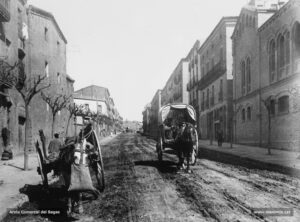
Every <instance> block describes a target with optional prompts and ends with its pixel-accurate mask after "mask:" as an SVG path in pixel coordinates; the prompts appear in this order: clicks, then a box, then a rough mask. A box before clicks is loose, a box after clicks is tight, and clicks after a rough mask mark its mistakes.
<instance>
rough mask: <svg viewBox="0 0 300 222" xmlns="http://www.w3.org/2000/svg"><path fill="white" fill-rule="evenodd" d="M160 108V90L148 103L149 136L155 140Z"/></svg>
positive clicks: (157, 131)
mask: <svg viewBox="0 0 300 222" xmlns="http://www.w3.org/2000/svg"><path fill="white" fill-rule="evenodd" d="M160 108H161V90H160V89H159V90H157V91H156V93H155V95H154V97H153V98H152V101H151V103H150V115H149V126H148V129H149V136H150V137H151V138H154V139H157V138H158V134H159V129H158V127H159V111H160Z"/></svg>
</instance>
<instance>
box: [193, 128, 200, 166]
mask: <svg viewBox="0 0 300 222" xmlns="http://www.w3.org/2000/svg"><path fill="white" fill-rule="evenodd" d="M194 134H195V141H194V144H193V152H192V161H191V165H193V166H194V165H195V164H196V162H197V156H198V151H199V141H198V133H197V130H196V129H194Z"/></svg>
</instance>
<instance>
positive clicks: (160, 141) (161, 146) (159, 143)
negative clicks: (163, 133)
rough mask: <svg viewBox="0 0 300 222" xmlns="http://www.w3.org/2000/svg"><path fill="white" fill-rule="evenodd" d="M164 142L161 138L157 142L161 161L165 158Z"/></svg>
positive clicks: (158, 155)
mask: <svg viewBox="0 0 300 222" xmlns="http://www.w3.org/2000/svg"><path fill="white" fill-rule="evenodd" d="M162 150H163V142H162V139H161V138H160V139H159V142H158V143H157V144H156V151H157V157H158V161H159V162H161V161H162V160H163V151H162Z"/></svg>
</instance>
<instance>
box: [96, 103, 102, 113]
mask: <svg viewBox="0 0 300 222" xmlns="http://www.w3.org/2000/svg"><path fill="white" fill-rule="evenodd" d="M97 112H98V113H100V114H101V113H102V106H101V105H98V106H97Z"/></svg>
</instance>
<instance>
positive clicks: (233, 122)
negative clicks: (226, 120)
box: [230, 105, 242, 148]
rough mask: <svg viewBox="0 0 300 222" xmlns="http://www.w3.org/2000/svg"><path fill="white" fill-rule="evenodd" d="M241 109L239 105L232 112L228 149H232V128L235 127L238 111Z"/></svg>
mask: <svg viewBox="0 0 300 222" xmlns="http://www.w3.org/2000/svg"><path fill="white" fill-rule="evenodd" d="M241 108H242V106H241V105H239V106H238V107H237V108H236V109H235V110H233V111H232V116H231V123H230V127H231V135H230V148H232V145H233V137H234V135H233V134H234V132H233V131H234V130H233V128H234V127H235V126H236V119H237V114H238V113H239V111H240V110H241ZM235 128H236V127H235Z"/></svg>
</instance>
